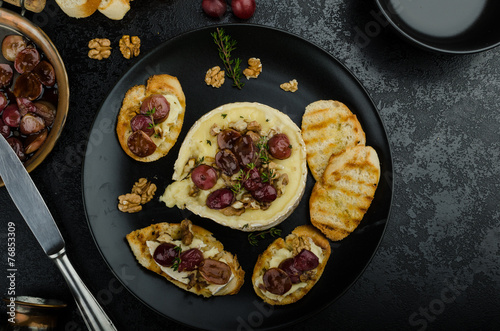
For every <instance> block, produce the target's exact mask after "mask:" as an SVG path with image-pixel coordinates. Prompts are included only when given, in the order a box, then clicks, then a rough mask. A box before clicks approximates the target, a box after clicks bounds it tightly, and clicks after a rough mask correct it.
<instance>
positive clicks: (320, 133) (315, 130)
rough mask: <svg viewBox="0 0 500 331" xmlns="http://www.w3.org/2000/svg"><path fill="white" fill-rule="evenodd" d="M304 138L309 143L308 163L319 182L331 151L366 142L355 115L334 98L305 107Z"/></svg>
mask: <svg viewBox="0 0 500 331" xmlns="http://www.w3.org/2000/svg"><path fill="white" fill-rule="evenodd" d="M302 137H303V138H304V142H305V143H306V149H307V163H308V164H309V169H310V170H311V173H312V175H313V177H314V179H315V180H316V181H320V180H321V176H322V175H323V171H324V170H325V168H326V165H327V164H328V160H329V158H330V156H331V155H332V154H338V153H341V152H342V151H344V150H345V149H346V148H348V147H353V146H356V145H364V144H365V142H366V138H365V133H364V131H363V128H362V127H361V124H360V123H359V121H358V119H357V117H356V115H354V114H353V113H352V112H351V111H350V110H349V108H347V106H345V105H344V104H343V103H341V102H339V101H333V100H320V101H316V102H313V103H311V104H309V105H308V106H307V107H306V110H305V112H304V115H303V117H302Z"/></svg>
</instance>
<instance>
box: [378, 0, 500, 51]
mask: <svg viewBox="0 0 500 331" xmlns="http://www.w3.org/2000/svg"><path fill="white" fill-rule="evenodd" d="M376 2H377V5H378V7H379V8H380V10H381V11H382V12H383V13H384V15H385V17H386V18H387V19H388V20H389V22H390V23H391V25H392V26H393V27H394V28H395V29H396V30H397V31H398V32H399V33H400V34H401V35H402V36H404V37H405V38H406V39H408V40H409V41H411V42H412V43H414V44H416V45H418V46H420V47H423V48H426V49H430V50H433V51H437V52H442V53H450V54H467V53H475V52H480V51H484V50H487V49H490V48H492V47H495V46H498V45H499V44H500V20H499V19H498V13H499V12H500V1H498V0H421V1H415V0H376Z"/></svg>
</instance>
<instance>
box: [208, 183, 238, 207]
mask: <svg viewBox="0 0 500 331" xmlns="http://www.w3.org/2000/svg"><path fill="white" fill-rule="evenodd" d="M233 199H234V194H233V191H231V190H230V189H228V188H221V189H218V190H215V191H213V192H212V193H210V195H209V196H208V197H207V202H206V204H207V207H208V208H210V209H224V208H226V207H229V206H230V205H231V204H232V203H233Z"/></svg>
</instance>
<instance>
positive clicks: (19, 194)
mask: <svg viewBox="0 0 500 331" xmlns="http://www.w3.org/2000/svg"><path fill="white" fill-rule="evenodd" d="M0 177H2V179H3V182H4V184H5V187H6V188H7V191H8V192H9V195H10V197H11V198H12V201H14V204H15V205H16V207H17V209H19V212H20V213H21V215H22V216H23V218H24V219H25V220H26V223H28V226H29V228H30V229H31V232H33V234H34V235H35V237H36V239H37V240H38V242H39V243H40V246H42V248H43V250H44V251H45V254H47V255H52V254H56V253H57V252H59V251H60V250H61V249H63V248H64V239H63V237H62V236H61V233H60V232H59V229H58V228H57V226H56V223H55V222H54V218H53V217H52V214H51V213H50V211H49V209H48V208H47V205H46V204H45V202H44V201H43V199H42V197H41V196H40V192H38V189H37V188H36V186H35V184H34V183H33V181H32V180H31V177H30V176H29V175H28V172H27V171H26V169H25V168H24V166H23V164H22V163H21V160H19V157H18V156H17V155H16V153H15V152H14V150H13V149H12V148H11V147H10V145H9V143H8V142H7V140H5V139H3V138H2V139H0Z"/></svg>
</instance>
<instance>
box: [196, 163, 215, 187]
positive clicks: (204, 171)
mask: <svg viewBox="0 0 500 331" xmlns="http://www.w3.org/2000/svg"><path fill="white" fill-rule="evenodd" d="M191 179H192V180H193V183H194V185H196V186H197V187H198V188H199V189H202V190H209V189H211V188H212V187H214V185H215V183H216V182H217V171H215V169H214V168H212V167H211V166H208V165H206V164H200V165H199V166H197V167H196V168H194V169H193V172H192V173H191Z"/></svg>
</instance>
